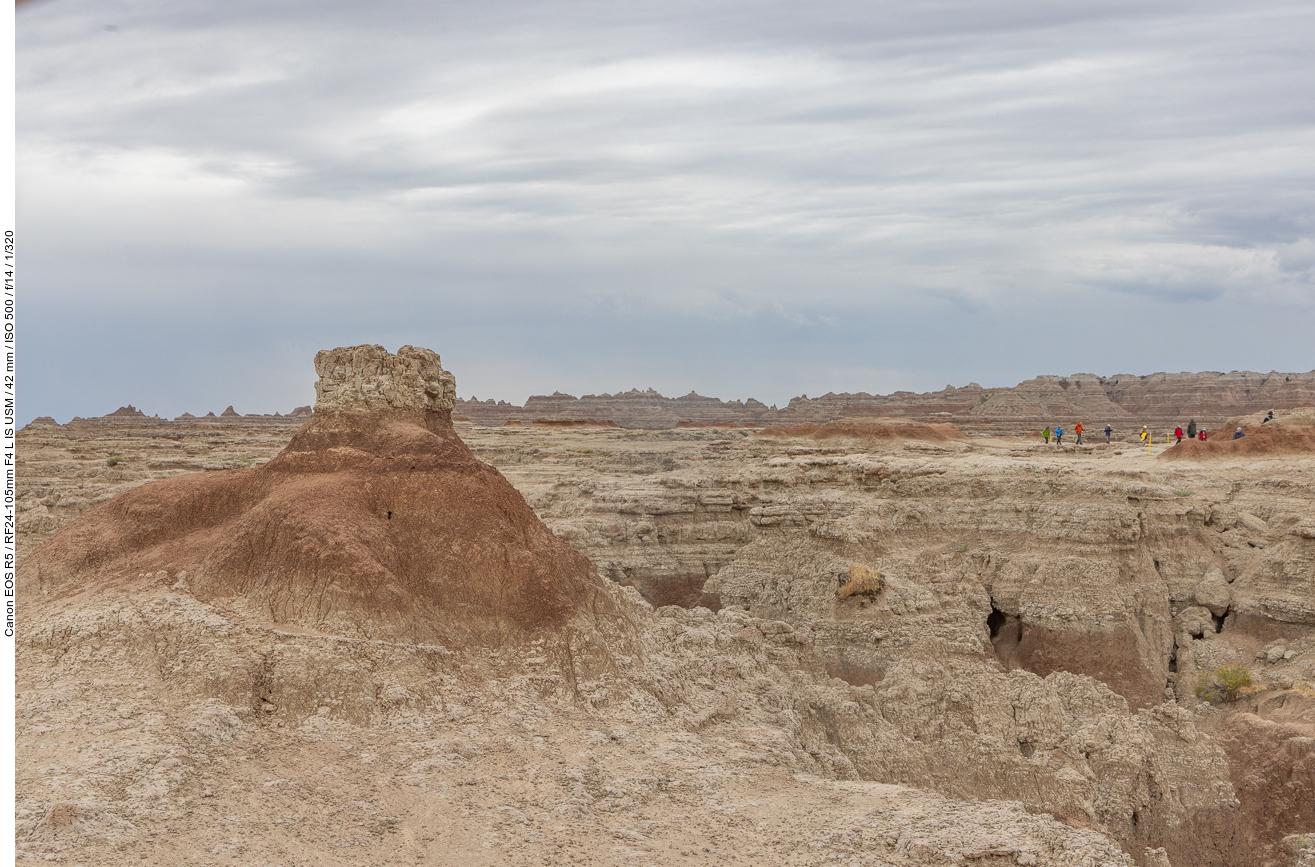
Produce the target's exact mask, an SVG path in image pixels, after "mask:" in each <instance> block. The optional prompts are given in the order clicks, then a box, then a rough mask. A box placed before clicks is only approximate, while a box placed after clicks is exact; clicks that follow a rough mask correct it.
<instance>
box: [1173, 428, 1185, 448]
mask: <svg viewBox="0 0 1315 867" xmlns="http://www.w3.org/2000/svg"><path fill="white" fill-rule="evenodd" d="M1173 435H1174V436H1176V437H1178V442H1179V443H1180V442H1182V441H1183V426H1182V425H1178V427H1176V428H1174V429H1173ZM1177 444H1178V443H1174V445H1177Z"/></svg>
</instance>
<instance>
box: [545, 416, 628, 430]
mask: <svg viewBox="0 0 1315 867" xmlns="http://www.w3.org/2000/svg"><path fill="white" fill-rule="evenodd" d="M617 426H618V425H617V423H616V422H614V421H612V420H611V419H610V418H536V419H535V420H534V422H533V423H532V424H531V427H553V428H564V427H567V428H569V427H617Z"/></svg>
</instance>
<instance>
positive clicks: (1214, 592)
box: [1192, 569, 1233, 617]
mask: <svg viewBox="0 0 1315 867" xmlns="http://www.w3.org/2000/svg"><path fill="white" fill-rule="evenodd" d="M1192 595H1193V596H1194V597H1195V598H1196V604H1197V605H1203V606H1205V607H1206V608H1209V609H1210V613H1211V614H1213V615H1215V616H1216V617H1222V616H1223V615H1224V612H1226V611H1227V610H1228V606H1229V605H1231V604H1232V602H1233V591H1232V589H1230V588H1229V586H1228V582H1227V581H1225V580H1224V572H1223V570H1222V569H1211V570H1210V571H1209V572H1207V573H1206V574H1205V577H1204V578H1202V579H1201V583H1200V584H1197V585H1196V590H1195V591H1193V594H1192Z"/></svg>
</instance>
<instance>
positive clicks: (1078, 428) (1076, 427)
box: [1073, 422, 1082, 445]
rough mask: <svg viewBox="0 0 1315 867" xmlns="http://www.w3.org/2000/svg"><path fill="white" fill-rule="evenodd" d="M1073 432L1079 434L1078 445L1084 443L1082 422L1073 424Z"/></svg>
mask: <svg viewBox="0 0 1315 867" xmlns="http://www.w3.org/2000/svg"><path fill="white" fill-rule="evenodd" d="M1073 433H1075V434H1077V435H1078V445H1082V422H1078V423H1077V424H1075V425H1073Z"/></svg>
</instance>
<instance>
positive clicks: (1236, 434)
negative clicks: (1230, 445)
mask: <svg viewBox="0 0 1315 867" xmlns="http://www.w3.org/2000/svg"><path fill="white" fill-rule="evenodd" d="M1244 436H1246V434H1244V433H1242V428H1238V429H1237V430H1235V431H1233V439H1235V440H1240V439H1242V437H1244Z"/></svg>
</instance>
